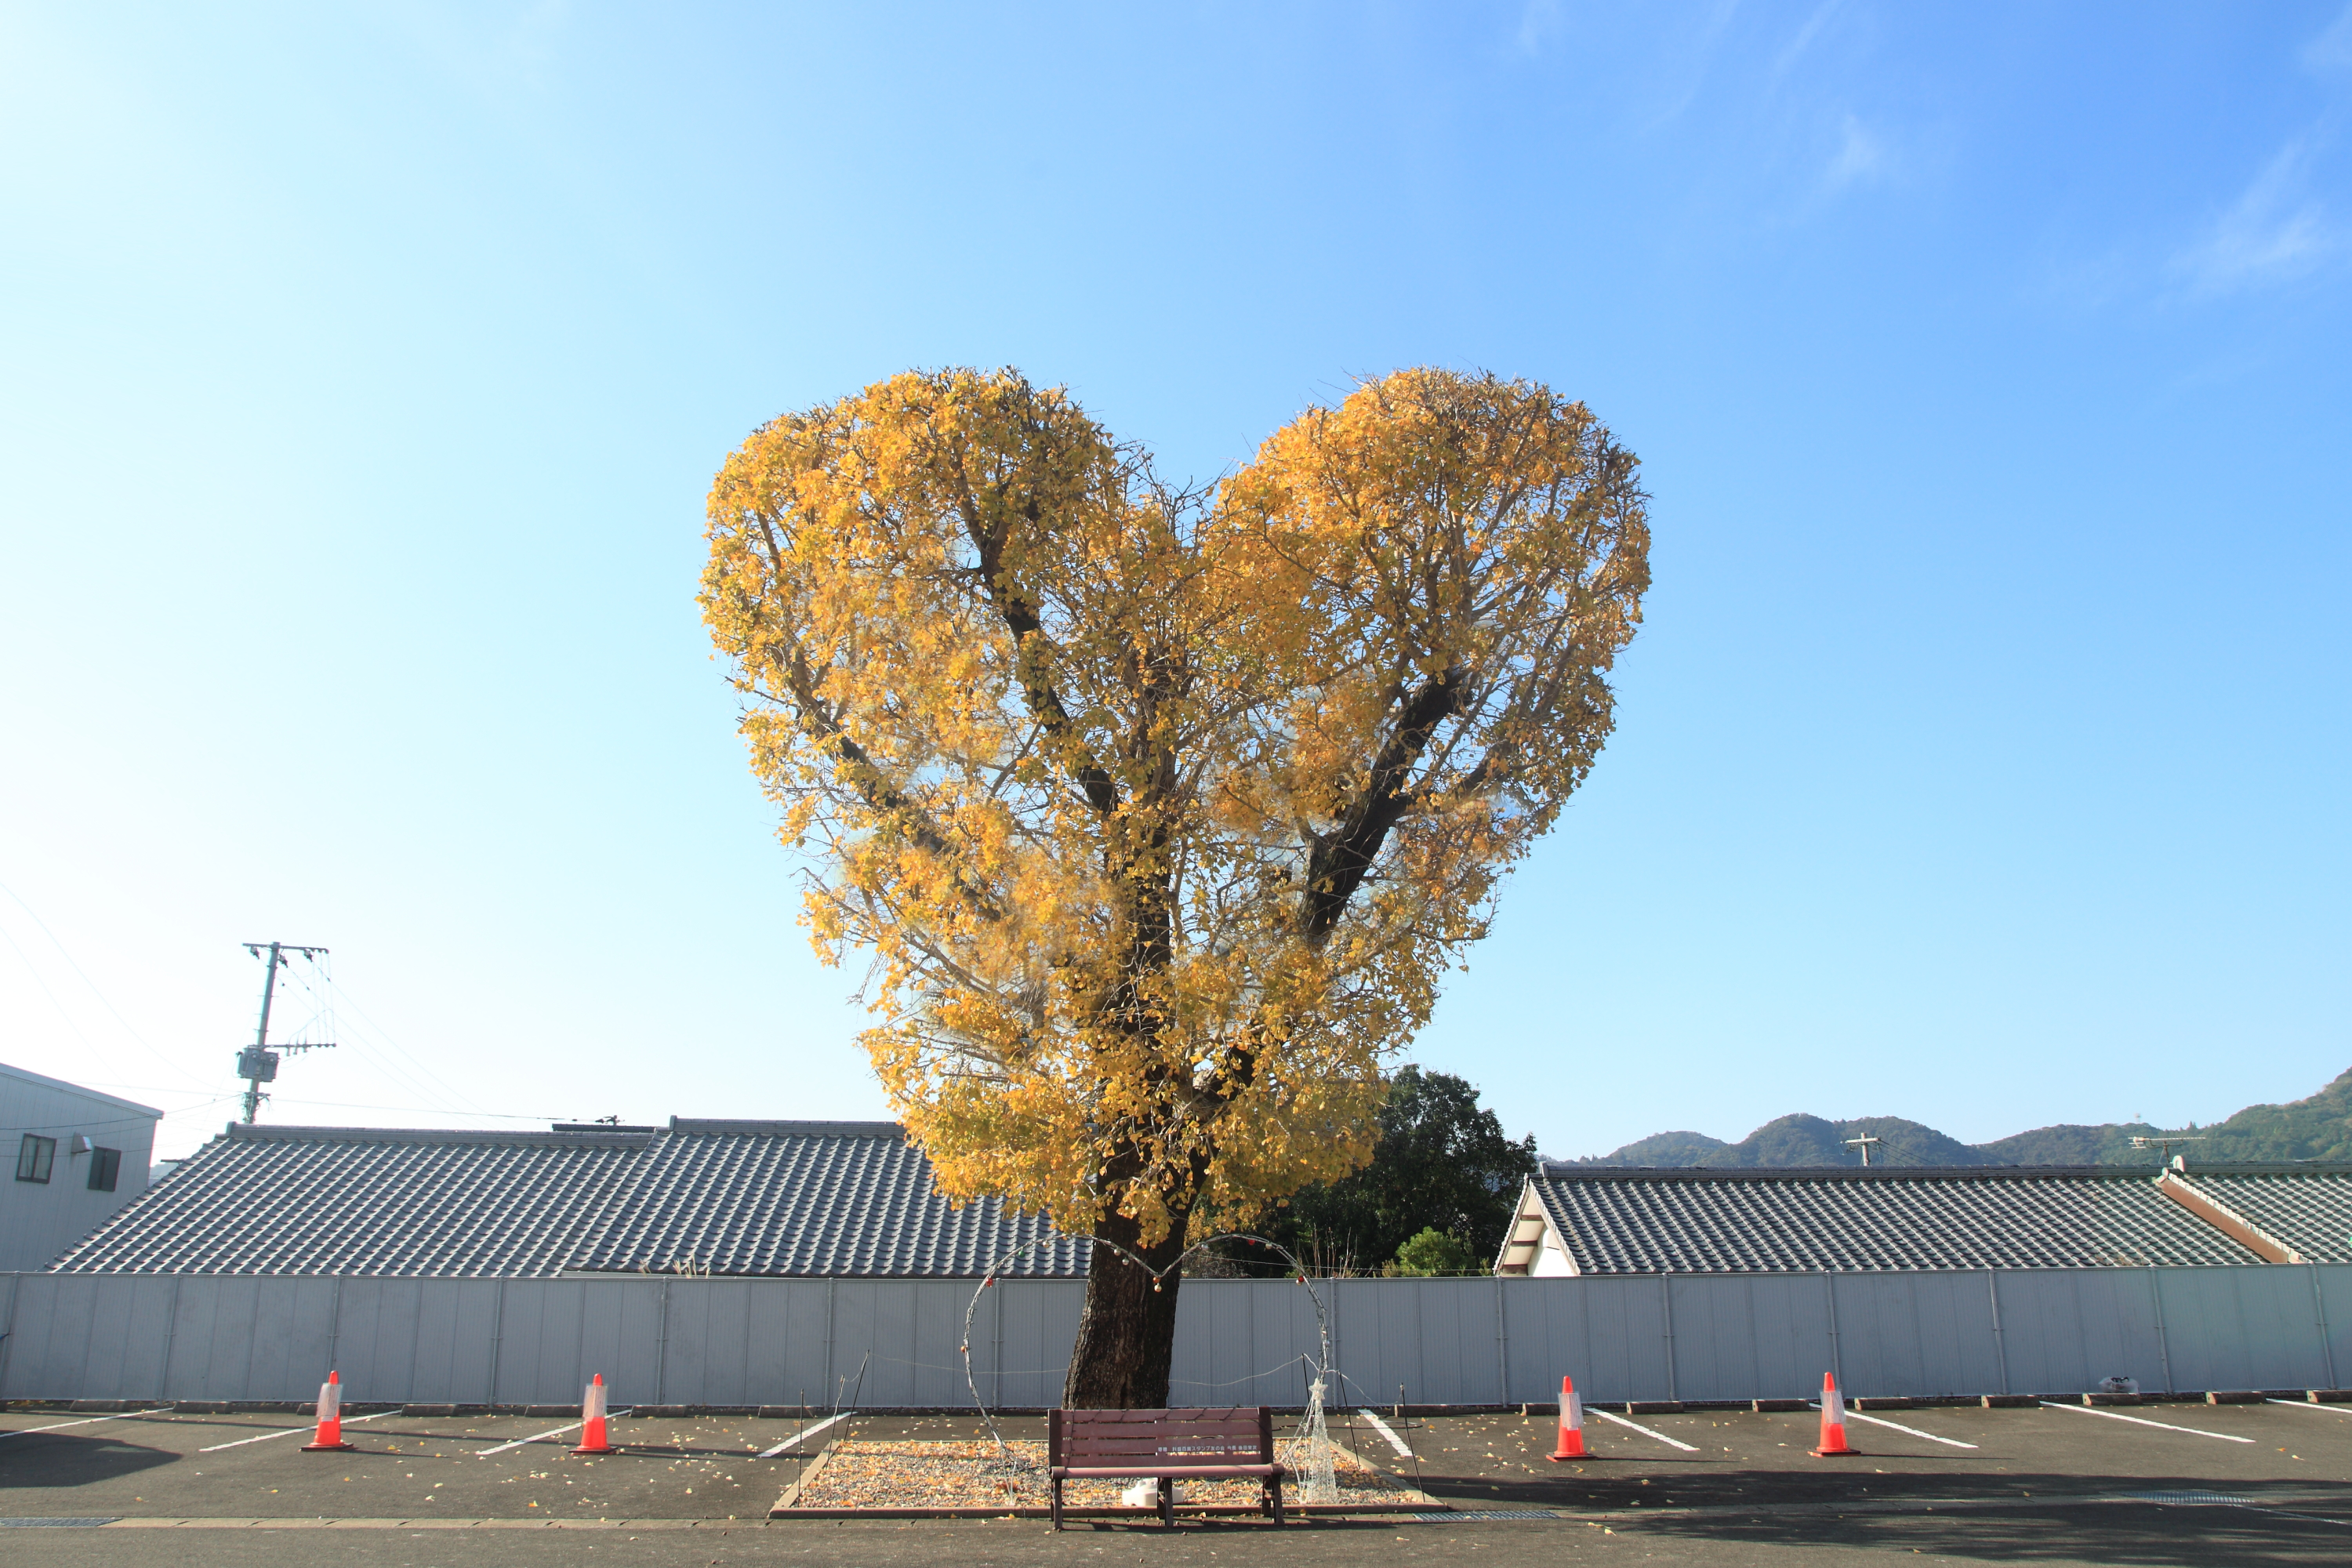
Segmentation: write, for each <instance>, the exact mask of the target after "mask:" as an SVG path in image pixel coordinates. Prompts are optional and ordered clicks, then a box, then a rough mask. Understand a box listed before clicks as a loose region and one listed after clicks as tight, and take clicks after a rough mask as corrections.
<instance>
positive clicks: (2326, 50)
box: [2303, 5, 2352, 71]
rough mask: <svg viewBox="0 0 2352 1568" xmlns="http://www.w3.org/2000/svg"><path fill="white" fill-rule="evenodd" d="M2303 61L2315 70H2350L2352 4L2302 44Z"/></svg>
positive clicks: (2351, 64)
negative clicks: (2307, 41) (2315, 35)
mask: <svg viewBox="0 0 2352 1568" xmlns="http://www.w3.org/2000/svg"><path fill="white" fill-rule="evenodd" d="M2303 63H2304V64H2305V65H2306V66H2308V67H2310V68H2312V69H2313V70H2315V71H2331V70H2352V5H2346V6H2345V7H2344V9H2343V10H2342V11H2341V12H2340V13H2338V14H2337V16H2336V20H2335V21H2334V22H2332V23H2330V24H2329V25H2328V26H2327V27H2326V29H2325V30H2324V31H2322V32H2321V33H2320V35H2319V36H2318V37H2315V38H2314V39H2312V40H2311V42H2309V43H2307V44H2305V45H2304V46H2303Z"/></svg>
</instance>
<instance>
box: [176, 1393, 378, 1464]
mask: <svg viewBox="0 0 2352 1568" xmlns="http://www.w3.org/2000/svg"><path fill="white" fill-rule="evenodd" d="M399 1414H400V1410H399V1407H398V1406H396V1405H395V1406H394V1408H392V1409H390V1410H379V1411H377V1412H376V1413H375V1414H374V1415H346V1416H344V1417H343V1425H344V1426H355V1425H357V1424H358V1423H360V1422H362V1421H381V1420H383V1418H384V1417H385V1416H387V1415H399ZM318 1429H319V1428H318V1426H317V1424H316V1423H313V1424H312V1425H310V1426H281V1427H279V1428H278V1430H277V1431H275V1432H264V1433H263V1434H262V1435H261V1436H258V1437H239V1438H238V1439H237V1440H236V1442H234V1443H215V1444H214V1445H213V1446H212V1447H209V1448H199V1449H197V1450H196V1452H197V1453H199V1454H217V1453H219V1452H220V1451H221V1450H222V1449H223V1448H242V1447H245V1446H246V1445H247V1443H267V1442H268V1441H269V1439H271V1438H272V1437H292V1436H297V1435H298V1434H300V1433H303V1432H315V1431H317V1430H318Z"/></svg>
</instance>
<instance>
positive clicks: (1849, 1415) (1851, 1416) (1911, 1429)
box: [1813, 1405, 1976, 1448]
mask: <svg viewBox="0 0 2352 1568" xmlns="http://www.w3.org/2000/svg"><path fill="white" fill-rule="evenodd" d="M1813 1408H1814V1409H1816V1410H1819V1409H1820V1408H1821V1406H1820V1405H1814V1406H1813ZM1845 1418H1846V1419H1847V1420H1849V1421H1867V1422H1869V1423H1870V1424H1871V1425H1872V1426H1886V1427H1891V1428H1892V1429H1894V1430H1895V1431H1897V1432H1908V1433H1910V1434H1911V1436H1914V1437H1925V1438H1927V1441H1929V1442H1930V1443H1941V1444H1944V1445H1945V1446H1946V1447H1953V1448H1973V1447H1976V1445H1975V1444H1974V1443H1963V1442H1961V1441H1960V1440H1959V1439H1958V1437H1938V1436H1936V1435H1935V1434H1934V1433H1933V1432H1922V1431H1920V1430H1919V1428H1917V1427H1916V1426H1905V1425H1903V1423H1902V1422H1900V1421H1889V1420H1887V1419H1886V1418H1885V1416H1883V1415H1864V1414H1863V1413H1862V1412H1861V1411H1859V1410H1849V1411H1847V1412H1846V1413H1845Z"/></svg>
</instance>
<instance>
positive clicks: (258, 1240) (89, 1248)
mask: <svg viewBox="0 0 2352 1568" xmlns="http://www.w3.org/2000/svg"><path fill="white" fill-rule="evenodd" d="M1033 1239H1034V1240H1038V1242H1039V1245H1037V1246H1034V1247H1031V1248H1030V1249H1029V1250H1028V1251H1027V1252H1026V1253H1024V1255H1023V1257H1022V1258H1019V1259H1017V1260H1015V1261H1013V1263H1010V1264H1008V1265H1006V1266H1005V1267H1004V1268H1003V1269H1002V1270H1001V1272H1003V1273H1005V1274H1008V1275H1013V1276H1030V1277H1036V1276H1067V1275H1075V1274H1083V1273H1085V1272H1086V1266H1087V1244H1086V1242H1085V1241H1084V1240H1082V1239H1077V1238H1073V1237H1065V1236H1061V1235H1058V1234H1057V1233H1055V1232H1054V1231H1052V1230H1051V1228H1050V1227H1048V1226H1046V1225H1045V1222H1044V1221H1043V1220H1041V1219H1038V1218H1036V1217H1034V1216H1032V1215H1020V1214H1014V1213H1011V1212H1009V1211H1007V1210H1006V1209H1005V1208H1004V1207H1003V1205H1002V1204H1000V1203H998V1202H996V1201H994V1200H992V1199H978V1200H974V1201H973V1202H971V1203H968V1204H965V1205H963V1206H961V1208H957V1207H954V1206H952V1205H950V1203H949V1201H948V1199H947V1198H946V1197H945V1196H943V1195H942V1194H940V1192H939V1191H938V1190H937V1188H936V1187H935V1186H934V1185H933V1184H932V1181H931V1170H930V1163H929V1161H928V1160H926V1159H924V1157H923V1155H922V1152H921V1151H919V1150H918V1149H915V1148H911V1147H909V1146H908V1144H907V1143H906V1142H905V1141H904V1140H903V1138H902V1137H901V1136H900V1132H899V1129H898V1126H897V1124H896V1123H893V1122H822V1121H819V1122H809V1121H793V1122H750V1121H724V1122H712V1121H673V1122H672V1123H671V1126H670V1127H669V1128H668V1129H667V1130H639V1129H602V1128H600V1129H597V1130H595V1131H586V1130H584V1129H579V1128H572V1127H566V1128H562V1129H559V1130H558V1131H551V1132H469V1131H435V1130H411V1129H352V1128H337V1127H246V1126H233V1127H231V1128H230V1129H229V1130H228V1131H227V1133H226V1135H224V1136H223V1137H220V1138H217V1139H215V1140H214V1141H213V1142H210V1143H207V1144H206V1145H205V1147H204V1148H203V1149H201V1150H199V1151H198V1152H196V1153H195V1154H194V1156H192V1157H191V1158H189V1159H188V1160H186V1161H184V1162H182V1163H181V1164H180V1166H179V1167H178V1169H176V1170H174V1171H173V1173H171V1175H169V1176H168V1177H166V1178H165V1179H164V1180H163V1181H162V1182H160V1183H158V1184H156V1185H155V1186H153V1187H152V1188H151V1189H149V1190H148V1192H147V1193H145V1194H143V1195H142V1196H141V1197H139V1198H137V1199H135V1200H133V1201H132V1202H131V1203H130V1204H128V1205H125V1206H124V1207H123V1208H121V1210H119V1211H118V1212H117V1213H116V1214H115V1215H113V1216H112V1217H111V1218H110V1219H109V1220H108V1221H107V1222H106V1223H105V1224H104V1225H102V1226H100V1227H99V1228H98V1229H97V1230H96V1231H95V1232H93V1233H92V1234H91V1235H90V1236H89V1237H88V1238H87V1239H85V1240H84V1241H82V1242H81V1243H80V1244H79V1246H77V1247H74V1248H73V1249H72V1250H70V1251H68V1253H67V1254H66V1256H65V1257H64V1258H61V1259H60V1260H58V1262H57V1263H56V1264H54V1265H52V1268H55V1269H58V1270H60V1271H66V1272H74V1273H162V1272H189V1273H198V1274H389V1275H410V1276H425V1275H433V1276H449V1275H478V1276H530V1275H536V1276H542V1277H543V1276H548V1275H555V1274H562V1273H564V1272H567V1271H575V1270H583V1269H585V1270H599V1271H604V1270H628V1271H635V1270H638V1269H641V1268H644V1269H656V1270H660V1271H663V1272H668V1271H671V1270H674V1269H675V1270H690V1271H692V1272H696V1273H715V1274H765V1275H776V1274H795V1275H812V1274H813V1275H826V1274H840V1275H893V1276H918V1275H928V1276H951V1275H977V1274H980V1273H982V1272H984V1271H986V1270H987V1269H988V1268H989V1267H990V1266H991V1265H992V1264H993V1263H995V1262H996V1261H997V1260H998V1259H999V1258H1002V1257H1003V1255H1004V1254H1005V1253H1006V1252H1008V1251H1011V1250H1013V1248H1014V1247H1018V1246H1019V1245H1020V1244H1022V1243H1023V1242H1026V1241H1030V1240H1033Z"/></svg>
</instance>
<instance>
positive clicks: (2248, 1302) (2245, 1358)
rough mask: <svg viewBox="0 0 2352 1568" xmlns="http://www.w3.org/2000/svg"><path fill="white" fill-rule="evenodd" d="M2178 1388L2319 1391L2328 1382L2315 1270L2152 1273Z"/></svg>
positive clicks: (2258, 1267) (2267, 1268)
mask: <svg viewBox="0 0 2352 1568" xmlns="http://www.w3.org/2000/svg"><path fill="white" fill-rule="evenodd" d="M2148 1272H2149V1277H2150V1282H2151V1283H2152V1284H2153V1285H2154V1286H2155V1287H2156V1288H2157V1289H2158V1291H2159V1292H2160V1300H2161V1304H2162V1306H2163V1310H2164V1327H2165V1339H2166V1342H2167V1346H2168V1357H2169V1372H2170V1374H2171V1380H2172V1384H2173V1386H2175V1387H2179V1388H2190V1389H2197V1388H2316V1387H2319V1386H2321V1385H2322V1384H2326V1382H2327V1381H2328V1377H2327V1348H2326V1342H2325V1341H2324V1340H2323V1339H2322V1337H2321V1334H2320V1331H2319V1325H2318V1321H2317V1316H2316V1313H2315V1301H2314V1300H2313V1296H2312V1273H2311V1270H2309V1269H2308V1268H2277V1267H2275V1266H2272V1265H2247V1266H2245V1267H2242V1268H2210V1269H2206V1268H2200V1269H2151V1270H2149V1271H2148Z"/></svg>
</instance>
